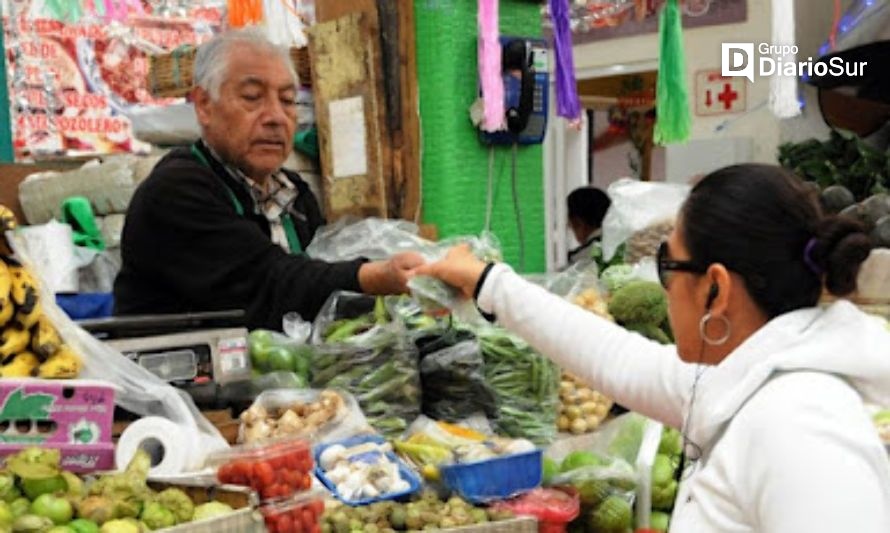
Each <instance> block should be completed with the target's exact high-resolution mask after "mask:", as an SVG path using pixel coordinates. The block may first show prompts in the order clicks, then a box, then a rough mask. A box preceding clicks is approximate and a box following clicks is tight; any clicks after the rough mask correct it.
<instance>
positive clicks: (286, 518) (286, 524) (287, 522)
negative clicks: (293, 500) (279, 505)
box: [275, 514, 294, 533]
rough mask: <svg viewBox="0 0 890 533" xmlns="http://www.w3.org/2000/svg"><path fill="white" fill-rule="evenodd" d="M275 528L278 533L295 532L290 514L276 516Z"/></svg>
mask: <svg viewBox="0 0 890 533" xmlns="http://www.w3.org/2000/svg"><path fill="white" fill-rule="evenodd" d="M275 529H276V530H277V531H278V533H294V521H293V519H292V518H291V517H290V515H288V514H280V515H278V516H276V517H275Z"/></svg>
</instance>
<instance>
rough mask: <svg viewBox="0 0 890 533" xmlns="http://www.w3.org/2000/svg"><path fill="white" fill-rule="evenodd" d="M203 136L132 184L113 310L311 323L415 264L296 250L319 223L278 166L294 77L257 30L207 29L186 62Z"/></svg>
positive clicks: (386, 286) (307, 194)
mask: <svg viewBox="0 0 890 533" xmlns="http://www.w3.org/2000/svg"><path fill="white" fill-rule="evenodd" d="M194 81H195V86H196V87H195V89H194V93H193V97H194V103H195V110H196V113H197V116H198V122H199V123H200V125H201V135H202V138H201V140H199V141H198V142H196V143H195V144H194V145H192V146H191V147H189V148H180V149H176V150H173V151H172V152H171V153H170V154H168V155H167V156H166V157H165V158H164V159H162V160H161V161H160V162H159V163H158V164H157V166H156V167H155V168H154V169H153V170H152V173H151V175H150V176H149V177H148V178H147V179H146V180H145V181H144V182H143V183H142V184H141V185H140V186H139V188H138V190H137V191H136V194H135V195H134V196H133V199H132V201H131V203H130V208H129V211H128V213H127V221H126V226H125V227H124V232H123V238H122V244H121V247H122V256H123V266H122V269H121V272H120V274H119V275H118V277H117V279H116V280H115V286H114V295H115V306H116V309H115V312H116V314H159V313H180V312H196V311H216V310H226V309H243V310H245V312H246V313H247V323H248V325H249V326H251V327H268V328H274V329H279V328H280V327H281V319H282V316H283V315H284V314H285V313H287V312H290V311H296V312H298V313H299V314H300V315H302V316H303V317H304V318H305V319H312V318H313V317H314V316H315V315H316V313H318V310H319V309H320V307H321V306H322V304H323V303H324V301H325V300H326V299H327V298H328V296H329V295H330V294H331V293H332V292H334V291H336V290H338V289H342V290H352V291H360V292H365V293H369V294H389V293H398V292H403V291H404V290H405V284H406V282H407V278H408V273H409V272H410V271H411V270H412V269H413V268H415V267H417V266H418V265H419V264H421V263H422V262H423V261H422V259H421V258H420V257H419V256H417V255H415V254H400V255H397V256H394V257H393V258H391V259H390V260H389V261H383V262H368V261H366V260H363V259H356V260H354V261H347V262H340V263H327V262H323V261H317V260H313V259H311V258H309V257H307V256H306V255H305V254H303V250H304V249H305V248H306V246H307V245H308V244H309V242H310V241H311V240H312V236H313V234H314V233H315V230H316V229H317V228H318V227H319V226H320V225H322V224H323V223H324V219H323V218H322V215H321V212H320V210H319V207H318V203H317V201H316V199H315V198H314V196H313V195H312V193H311V191H310V189H309V187H308V186H307V184H306V183H305V182H304V181H303V180H301V179H300V177H299V176H297V175H296V174H294V173H291V172H288V171H285V170H282V169H281V165H282V164H283V163H284V161H285V159H286V158H287V157H288V155H289V154H290V151H291V145H292V139H293V135H294V131H295V127H296V126H295V125H296V97H297V76H296V73H295V72H294V70H293V66H292V65H291V63H290V59H289V57H288V55H287V51H286V50H282V49H280V48H279V47H277V46H275V45H273V44H272V43H271V42H269V41H268V40H267V39H266V37H265V36H264V34H263V33H262V32H261V31H259V30H257V29H244V30H237V31H231V32H227V33H224V34H221V35H218V36H216V37H215V38H214V39H213V40H211V41H209V42H208V43H206V44H204V45H203V46H201V47H200V49H199V50H198V53H197V55H196V57H195V75H194Z"/></svg>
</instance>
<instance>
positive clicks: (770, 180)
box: [680, 164, 872, 318]
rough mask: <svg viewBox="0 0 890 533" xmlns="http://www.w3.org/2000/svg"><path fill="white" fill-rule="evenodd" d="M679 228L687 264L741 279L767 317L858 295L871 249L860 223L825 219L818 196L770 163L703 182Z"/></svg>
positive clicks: (721, 172)
mask: <svg viewBox="0 0 890 533" xmlns="http://www.w3.org/2000/svg"><path fill="white" fill-rule="evenodd" d="M680 229H681V231H682V232H683V238H684V240H685V242H686V246H687V248H688V249H689V253H690V254H691V255H692V258H691V259H692V260H693V261H695V262H697V263H699V264H703V265H710V264H712V263H721V264H723V265H724V266H725V267H726V268H728V269H729V270H730V271H732V272H735V273H737V274H739V275H740V276H741V277H742V278H743V279H744V280H745V285H746V286H747V289H748V292H749V294H750V295H751V297H752V298H753V300H754V302H755V303H757V305H758V306H760V308H761V309H762V310H763V311H764V312H765V313H766V314H767V315H768V316H769V317H770V318H774V317H776V316H779V315H781V314H783V313H787V312H789V311H793V310H795V309H800V308H803V307H811V306H814V305H816V303H817V302H818V301H819V297H820V295H821V293H822V288H823V281H824V287H825V288H826V289H827V290H828V292H829V293H831V294H832V295H834V296H838V297H841V296H847V295H849V294H851V293H853V292H854V291H855V290H856V278H857V276H858V274H859V267H860V266H861V264H862V262H863V261H865V259H866V258H867V257H868V254H869V252H870V251H871V248H872V242H871V239H870V238H869V236H868V233H866V228H865V227H864V225H863V224H862V223H861V222H859V221H857V220H854V219H852V218H848V217H839V216H827V217H826V216H823V214H822V210H821V208H820V207H819V201H818V198H817V193H816V192H814V191H813V190H812V189H810V188H808V187H806V186H805V185H804V183H803V181H802V180H800V179H799V178H798V177H797V176H795V175H794V174H792V173H790V172H788V171H786V170H784V169H782V168H781V167H777V166H772V165H758V164H746V165H735V166H730V167H726V168H723V169H720V170H717V171H715V172H712V173H711V174H708V175H707V176H705V177H704V178H703V179H702V180H701V181H700V182H698V184H696V185H695V187H694V188H693V189H692V192H691V193H690V195H689V198H688V199H687V200H686V203H685V204H684V206H683V209H682V213H681V221H680Z"/></svg>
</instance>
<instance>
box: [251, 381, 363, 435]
mask: <svg viewBox="0 0 890 533" xmlns="http://www.w3.org/2000/svg"><path fill="white" fill-rule="evenodd" d="M334 396H336V397H339V398H340V400H338V401H336V402H331V400H333V399H334ZM329 407H332V409H329V410H328V411H325V409H327V408H329ZM292 408H293V409H292ZM289 412H291V413H293V414H288V413H289ZM266 428H268V433H266V432H265V429H266ZM373 432H374V430H373V429H371V426H369V425H368V421H367V419H365V415H364V414H363V413H362V410H361V408H359V406H358V402H356V400H355V397H353V396H352V395H351V394H349V393H348V392H345V391H337V390H325V391H321V390H317V389H303V390H294V389H276V390H268V391H265V392H263V393H262V394H260V395H259V396H257V398H256V400H255V401H254V402H253V404H252V405H251V406H250V408H249V409H248V410H247V411H245V412H244V413H242V414H241V426H240V428H239V431H238V442H242V443H247V444H250V443H254V442H260V441H263V440H266V439H278V438H292V437H308V438H311V439H312V440H313V442H316V443H322V444H324V443H328V442H334V441H339V440H344V439H348V438H350V437H354V436H356V435H363V434H371V433H373Z"/></svg>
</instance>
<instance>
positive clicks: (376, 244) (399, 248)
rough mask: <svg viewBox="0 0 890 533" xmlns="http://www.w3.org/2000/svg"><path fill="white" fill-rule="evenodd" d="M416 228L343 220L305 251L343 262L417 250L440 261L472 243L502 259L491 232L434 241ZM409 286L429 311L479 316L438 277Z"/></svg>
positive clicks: (373, 220)
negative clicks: (419, 232)
mask: <svg viewBox="0 0 890 533" xmlns="http://www.w3.org/2000/svg"><path fill="white" fill-rule="evenodd" d="M417 231H418V229H417V226H416V225H415V224H412V223H410V222H406V221H404V220H384V219H379V218H368V219H363V220H360V221H357V222H356V221H354V220H351V219H341V220H340V221H338V222H337V223H336V224H334V225H331V226H326V227H324V228H321V229H320V230H319V231H318V232H317V233H316V236H315V238H314V239H313V241H312V244H310V245H309V247H308V248H307V249H306V253H307V254H309V255H310V256H311V257H313V258H315V259H321V260H324V261H342V260H349V259H355V258H357V257H365V258H368V259H371V260H383V259H387V258H389V257H391V256H392V255H394V254H397V253H400V252H416V253H419V254H420V255H422V256H423V257H424V259H426V260H427V261H438V260H440V259H442V258H443V257H445V254H446V253H448V250H450V249H451V248H452V247H454V246H457V245H458V244H469V245H470V247H471V248H472V249H473V251H474V253H476V255H477V256H478V257H480V258H481V259H484V260H486V261H499V260H501V258H502V256H501V252H500V244H499V243H498V241H497V238H496V237H495V236H494V235H493V234H491V233H483V234H482V235H481V236H480V237H457V238H453V239H448V240H445V241H442V242H439V243H433V242H430V241H428V240H425V239H423V238H421V237H419V236H418V235H417ZM408 287H409V288H410V289H411V293H412V295H413V296H414V297H415V298H416V299H417V300H418V301H419V302H420V303H421V304H422V305H423V307H424V309H425V310H426V311H428V312H433V313H437V314H443V313H447V312H448V311H454V312H455V314H457V315H458V316H459V317H460V318H461V319H463V320H466V321H471V320H474V319H475V318H476V317H477V316H478V313H476V311H475V306H473V305H472V303H471V302H469V301H467V300H466V299H465V298H463V297H462V296H461V295H460V293H459V292H458V291H456V290H455V289H454V288H452V287H450V286H449V285H447V284H445V283H444V282H442V281H440V280H438V279H434V278H430V277H427V276H417V277H415V278H413V279H412V280H411V281H410V282H409V283H408Z"/></svg>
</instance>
